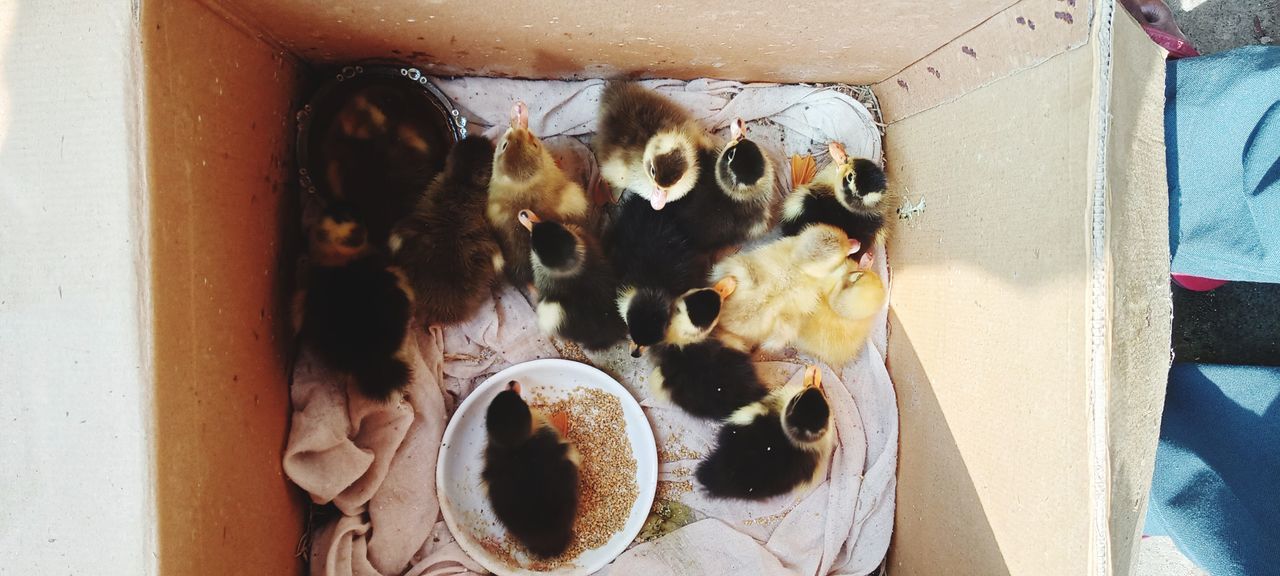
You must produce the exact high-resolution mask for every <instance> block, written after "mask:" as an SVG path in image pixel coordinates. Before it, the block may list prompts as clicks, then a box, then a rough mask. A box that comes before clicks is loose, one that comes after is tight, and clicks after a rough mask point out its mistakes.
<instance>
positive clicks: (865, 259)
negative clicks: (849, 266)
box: [858, 252, 876, 270]
mask: <svg viewBox="0 0 1280 576" xmlns="http://www.w3.org/2000/svg"><path fill="white" fill-rule="evenodd" d="M875 263H876V257H875V255H874V254H872V253H870V252H867V253H865V254H863V255H862V258H859V259H858V268H859V269H860V270H867V269H869V268H871V266H873V265H875Z"/></svg>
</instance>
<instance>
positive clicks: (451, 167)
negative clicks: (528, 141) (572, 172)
mask: <svg viewBox="0 0 1280 576" xmlns="http://www.w3.org/2000/svg"><path fill="white" fill-rule="evenodd" d="M492 165H493V143H492V142H489V140H488V139H486V138H483V137H480V136H469V137H467V138H466V139H464V140H462V141H461V142H459V143H458V144H457V145H455V146H454V148H453V150H452V151H450V152H449V156H448V159H447V160H446V161H445V168H444V172H441V173H440V174H439V175H437V176H436V177H435V179H434V180H432V181H431V185H430V186H428V187H427V190H426V192H425V193H424V194H423V195H422V198H421V199H419V200H418V205H417V207H415V208H414V211H413V213H412V214H410V215H409V216H408V217H406V218H404V219H403V220H401V221H400V223H399V224H397V225H396V228H395V230H394V231H393V232H392V235H391V239H390V241H389V245H390V247H391V251H392V254H393V256H394V257H395V259H396V261H397V262H398V263H399V264H400V265H401V266H402V267H403V268H404V270H405V272H406V275H407V276H408V278H409V285H410V286H413V291H414V293H415V294H417V296H418V298H417V300H418V303H417V304H418V313H419V317H421V318H423V319H425V320H426V321H427V322H428V323H439V324H451V323H454V322H460V321H462V320H466V319H467V318H469V317H471V315H472V314H474V313H475V312H476V310H477V309H478V308H479V307H480V304H482V303H483V302H484V301H485V300H486V299H488V298H489V295H490V291H489V287H490V286H491V285H492V284H493V281H494V279H495V278H497V275H498V273H499V272H500V271H501V269H502V265H503V258H502V250H501V249H500V248H499V247H498V242H497V241H496V240H494V238H493V231H492V230H491V229H490V227H489V223H488V221H487V220H485V214H484V213H485V206H486V204H487V203H488V199H489V175H490V172H491V171H492V170H493V168H492Z"/></svg>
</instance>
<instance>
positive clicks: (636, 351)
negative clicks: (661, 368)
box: [631, 342, 644, 358]
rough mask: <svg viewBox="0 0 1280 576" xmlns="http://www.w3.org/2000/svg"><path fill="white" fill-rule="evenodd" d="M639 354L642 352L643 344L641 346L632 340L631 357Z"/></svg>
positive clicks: (636, 356)
mask: <svg viewBox="0 0 1280 576" xmlns="http://www.w3.org/2000/svg"><path fill="white" fill-rule="evenodd" d="M641 354H644V346H641V345H639V344H636V343H635V342H632V343H631V357H632V358H639V357H640V355H641Z"/></svg>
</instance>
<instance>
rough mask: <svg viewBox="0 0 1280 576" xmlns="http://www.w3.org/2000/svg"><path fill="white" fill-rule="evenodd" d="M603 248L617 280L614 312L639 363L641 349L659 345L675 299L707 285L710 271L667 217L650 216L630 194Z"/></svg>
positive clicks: (651, 212)
mask: <svg viewBox="0 0 1280 576" xmlns="http://www.w3.org/2000/svg"><path fill="white" fill-rule="evenodd" d="M605 246H606V247H607V251H608V254H609V261H610V263H611V264H612V265H613V269H614V271H615V272H616V273H617V275H618V278H619V289H618V310H619V313H620V314H622V318H623V319H624V320H626V322H627V329H628V334H629V336H630V337H631V342H632V344H633V348H632V356H636V357H638V356H639V355H640V352H639V351H640V347H643V346H651V345H653V344H657V343H658V342H661V341H662V339H663V336H664V334H665V332H666V329H667V325H668V324H669V323H670V321H671V311H672V305H673V303H674V300H675V298H676V297H677V296H679V295H681V294H683V293H685V292H687V291H689V290H691V289H694V288H699V287H702V286H705V285H706V282H707V273H708V271H709V268H710V265H709V263H708V260H707V258H706V257H705V256H704V255H703V254H701V253H699V252H698V251H697V250H695V249H694V248H693V245H692V243H691V242H690V240H689V238H688V237H687V236H686V235H685V234H684V233H683V232H682V231H681V230H680V227H679V226H678V225H677V224H676V222H675V218H674V217H673V215H672V213H671V212H668V211H665V210H664V211H662V212H657V211H654V210H653V209H651V208H650V207H649V206H648V205H647V203H646V202H645V200H644V199H643V198H640V197H639V196H636V195H634V194H628V195H626V196H624V197H623V200H622V203H621V204H619V205H618V208H617V214H616V215H615V217H614V219H613V225H612V226H611V227H610V229H609V231H608V233H607V234H606V236H605Z"/></svg>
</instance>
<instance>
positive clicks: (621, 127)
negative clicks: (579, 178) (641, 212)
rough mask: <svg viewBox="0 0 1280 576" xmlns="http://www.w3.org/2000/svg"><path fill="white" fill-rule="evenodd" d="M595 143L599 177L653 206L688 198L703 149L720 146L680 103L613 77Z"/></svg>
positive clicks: (603, 97)
mask: <svg viewBox="0 0 1280 576" xmlns="http://www.w3.org/2000/svg"><path fill="white" fill-rule="evenodd" d="M592 144H593V145H594V146H595V149H596V158H597V159H598V160H599V161H600V175H601V176H602V177H603V178H604V179H605V181H607V182H608V183H609V185H610V186H613V187H614V188H616V189H618V190H630V191H631V192H633V193H635V194H638V195H639V196H640V197H641V198H644V199H645V200H647V201H648V202H649V205H650V206H652V207H653V209H654V210H662V208H663V207H664V206H666V205H667V204H668V203H672V202H677V201H679V200H680V199H681V198H683V197H684V196H685V195H686V194H688V193H689V191H690V190H692V189H693V186H694V184H695V183H696V182H697V181H698V178H699V173H700V166H701V163H702V162H703V160H700V159H699V155H698V152H699V151H700V150H711V151H712V154H714V150H715V148H716V146H715V144H714V143H713V142H712V141H711V139H710V137H709V136H708V135H707V133H706V131H705V130H704V129H703V128H702V127H701V126H699V125H698V123H697V121H695V120H694V119H693V117H692V116H691V115H690V114H689V113H688V112H687V111H686V110H684V109H683V108H680V106H679V105H677V104H676V103H675V102H672V101H671V100H670V99H668V98H666V97H664V96H662V95H660V94H658V93H657V92H654V91H652V90H647V89H645V88H643V87H641V86H640V85H638V84H634V83H631V82H623V81H612V82H609V84H608V85H606V86H605V88H604V92H603V94H601V96H600V122H599V126H598V128H597V129H596V135H595V138H594V139H593V140H592Z"/></svg>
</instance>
